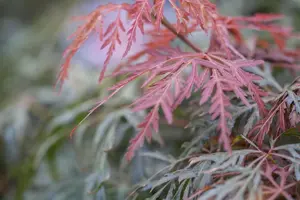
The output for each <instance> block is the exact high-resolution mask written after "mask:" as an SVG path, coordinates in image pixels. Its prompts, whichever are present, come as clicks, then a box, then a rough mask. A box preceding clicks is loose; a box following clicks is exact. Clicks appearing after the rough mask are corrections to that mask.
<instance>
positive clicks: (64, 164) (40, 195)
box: [0, 0, 300, 200]
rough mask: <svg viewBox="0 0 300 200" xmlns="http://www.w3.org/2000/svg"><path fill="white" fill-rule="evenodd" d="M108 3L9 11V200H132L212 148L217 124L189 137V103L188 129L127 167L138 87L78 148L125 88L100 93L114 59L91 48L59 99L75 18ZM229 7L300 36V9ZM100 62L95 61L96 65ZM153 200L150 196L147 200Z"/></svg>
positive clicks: (258, 0) (31, 3) (0, 33)
mask: <svg viewBox="0 0 300 200" xmlns="http://www.w3.org/2000/svg"><path fill="white" fill-rule="evenodd" d="M119 1H120V2H121V0H115V1H113V2H119ZM107 2H112V1H109V0H105V1H103V0H101V1H95V0H85V1H80V2H79V1H70V0H62V1H58V0H54V1H46V0H40V1H36V0H23V1H9V0H2V1H1V2H0V4H1V17H0V20H1V23H0V24H1V29H0V43H1V73H0V76H1V77H0V93H1V98H0V106H1V109H0V158H1V159H0V198H3V199H28V200H35V199H38V200H40V199H49V200H59V199H61V200H62V199H74V200H76V199H78V200H80V199H87V200H89V199H101V200H102V199H103V200H104V199H108V200H112V199H117V200H124V199H126V198H127V196H128V192H129V191H131V189H132V188H133V186H134V185H135V184H137V183H139V182H141V181H144V180H146V179H147V178H149V177H150V176H152V175H153V174H154V173H156V172H158V171H159V170H161V169H163V168H164V167H166V166H168V165H169V164H170V163H174V162H175V161H176V158H177V157H179V156H180V155H183V154H186V155H188V154H189V153H188V152H187V151H189V152H196V151H197V148H199V146H200V143H201V142H203V141H204V140H202V139H203V137H206V136H205V135H201V136H199V135H197V134H195V133H197V130H198V129H199V127H200V128H201V124H203V123H210V122H209V121H206V122H204V121H199V120H198V121H196V122H195V124H196V125H195V124H194V126H191V128H190V129H184V127H185V126H186V125H187V123H188V122H186V120H188V119H189V117H190V116H191V111H195V109H194V108H193V107H192V106H190V105H189V106H188V104H186V105H185V104H184V105H182V106H181V108H180V109H178V110H177V111H176V116H178V117H179V118H181V119H182V121H178V122H176V123H175V124H174V125H172V126H168V125H167V124H166V123H163V122H162V123H163V124H162V125H161V130H160V135H161V137H159V136H158V135H155V138H154V139H155V142H153V143H152V144H147V145H145V146H144V147H143V148H142V149H141V152H140V154H139V156H136V157H135V158H134V160H133V161H132V162H131V163H127V162H126V160H125V159H124V158H123V156H124V152H125V151H126V147H127V145H128V141H129V139H130V138H131V137H132V136H133V135H134V134H135V132H136V130H135V127H136V124H138V122H139V121H140V120H141V118H142V116H143V115H144V113H132V112H130V110H128V109H127V107H126V105H128V104H129V103H130V102H131V100H133V99H135V98H136V97H137V95H138V93H139V90H138V82H137V83H135V84H132V85H131V86H130V87H127V88H126V89H125V90H124V91H123V92H122V93H120V94H119V96H118V97H116V98H114V100H112V101H110V102H109V103H108V104H106V105H105V106H104V107H102V108H101V109H99V110H98V111H97V112H95V113H94V114H93V115H92V116H90V117H89V118H88V120H86V121H85V122H84V123H83V124H82V125H81V126H80V127H79V128H78V130H77V132H76V133H75V135H74V136H73V137H72V139H71V138H70V137H69V133H70V131H71V130H72V128H74V126H75V125H76V124H77V123H78V122H79V121H80V120H81V119H82V118H83V117H84V116H85V115H86V114H87V112H88V110H89V109H90V108H92V107H93V106H94V105H95V103H96V102H97V101H98V100H100V99H101V98H103V97H104V96H106V95H107V91H106V90H105V88H106V87H107V86H108V85H111V84H112V83H114V82H115V81H116V80H113V79H109V80H106V81H105V82H104V83H103V84H102V85H100V86H99V85H98V84H97V78H98V72H99V67H101V66H99V65H97V64H95V62H94V61H95V60H97V59H99V58H101V57H103V56H104V53H103V52H100V51H99V49H89V48H88V45H87V48H86V49H84V50H83V51H82V52H79V53H78V55H77V56H76V58H75V59H74V61H73V66H72V69H71V72H70V76H69V80H68V81H67V82H66V83H65V85H64V86H63V91H62V93H61V94H60V95H59V94H58V93H57V92H55V90H54V89H53V85H54V83H55V79H56V74H57V72H58V70H59V65H60V60H61V55H62V52H63V50H64V48H65V47H66V45H67V44H68V41H67V40H66V37H67V35H68V34H69V33H70V31H72V30H74V26H75V25H76V24H75V25H74V24H72V23H71V22H70V20H69V19H70V16H73V15H81V14H85V13H87V12H89V11H91V10H92V9H93V8H94V7H95V6H96V5H97V4H99V3H101V4H104V3H107ZM219 6H220V8H221V10H222V12H223V13H225V14H230V15H241V14H243V15H244V14H245V15H250V14H253V13H255V12H280V13H283V14H285V15H286V16H287V17H286V19H285V20H284V22H283V23H285V24H287V25H291V26H294V27H295V29H296V30H300V2H299V0H276V1H274V0H273V1H263V0H252V1H249V0H248V1H247V0H226V1H225V0H224V1H223V0H220V1H219ZM204 40H205V39H204ZM199 41H200V39H199V38H197V40H196V42H199ZM93 42H94V40H91V42H90V43H93ZM136 48H139V47H138V46H137V47H136ZM97 50H98V51H97ZM92 51H93V52H92ZM94 51H96V52H94ZM90 53H92V54H93V56H94V57H95V58H93V57H88V58H86V56H85V55H87V54H90ZM114 62H115V63H117V62H119V60H115V61H114ZM100 64H101V63H100ZM112 67H113V66H112ZM279 76H280V78H279V81H282V80H289V79H290V78H289V76H288V75H286V74H284V73H279ZM196 110H197V112H196V113H195V112H194V113H193V114H194V115H197V114H199V113H200V114H201V110H199V108H196ZM195 127H198V128H195ZM199 137H200V138H199ZM193 138H194V139H193ZM192 139H193V142H190V141H192ZM164 141H165V143H166V141H167V145H166V144H164ZM184 142H190V143H187V146H188V147H190V149H189V148H186V151H184V152H183V150H182V149H181V148H180V147H181V146H182V144H183V143H184ZM196 142H199V145H198V144H197V145H195V144H196ZM191 148H193V150H191ZM146 197H147V193H146V192H145V196H144V197H139V198H142V199H145V198H146ZM129 198H130V197H129Z"/></svg>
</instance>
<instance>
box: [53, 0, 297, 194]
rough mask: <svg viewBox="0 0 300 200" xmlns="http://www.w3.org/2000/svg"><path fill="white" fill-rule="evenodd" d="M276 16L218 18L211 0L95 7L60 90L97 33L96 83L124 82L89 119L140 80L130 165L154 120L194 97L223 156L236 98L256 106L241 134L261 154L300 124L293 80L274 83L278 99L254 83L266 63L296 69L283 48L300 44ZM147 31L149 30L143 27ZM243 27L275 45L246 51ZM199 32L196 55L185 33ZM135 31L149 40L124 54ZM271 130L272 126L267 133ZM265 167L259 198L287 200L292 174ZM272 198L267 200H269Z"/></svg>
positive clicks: (154, 128) (293, 52)
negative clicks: (119, 55)
mask: <svg viewBox="0 0 300 200" xmlns="http://www.w3.org/2000/svg"><path fill="white" fill-rule="evenodd" d="M167 2H169V3H170V5H171V7H172V9H173V11H174V12H175V14H176V23H174V24H172V23H170V22H169V21H168V19H166V17H165V16H164V7H165V5H166V3H167ZM112 12H116V13H117V15H116V18H115V19H114V20H113V21H112V22H111V23H110V24H109V25H108V27H106V28H104V26H103V22H104V20H106V17H107V15H108V14H109V13H112ZM122 12H125V13H127V16H128V19H127V20H128V21H130V23H131V25H130V27H129V28H128V29H126V28H125V27H124V22H123V21H122V20H123V19H122V18H121V13H122ZM282 18H283V16H282V15H279V14H256V15H254V16H249V17H245V16H224V15H222V14H220V13H219V11H218V9H217V6H216V5H215V4H214V3H212V2H210V1H209V0H154V1H151V0H136V1H134V3H132V4H127V3H123V4H107V5H101V6H99V7H98V8H96V9H95V10H94V11H93V12H91V13H90V14H88V15H86V16H82V17H76V20H80V21H83V24H82V25H81V26H79V27H78V29H77V30H76V31H75V33H74V34H73V35H71V37H70V38H71V39H73V42H72V44H71V45H70V46H69V47H68V48H67V49H66V51H65V53H64V58H65V62H64V64H63V65H62V68H61V71H60V73H59V77H58V82H59V83H60V84H63V81H64V80H65V79H66V78H67V76H68V69H69V67H70V63H71V59H72V57H73V56H74V55H75V54H76V52H77V51H78V50H79V49H80V47H81V46H82V45H83V44H84V42H85V41H86V40H87V39H88V38H89V36H90V35H92V34H93V33H97V34H98V36H99V37H98V39H100V41H103V45H102V46H101V49H104V48H106V47H108V51H107V57H106V60H105V62H104V63H103V66H102V71H101V73H100V76H99V82H100V83H101V81H102V80H103V78H105V77H116V76H118V77H119V76H121V77H125V78H124V79H123V80H121V81H119V82H118V83H116V84H115V85H113V86H111V87H110V88H108V90H109V91H110V92H111V93H110V95H109V96H108V97H106V98H105V99H103V100H101V101H100V102H99V103H98V104H97V105H96V106H95V108H93V109H92V110H91V111H90V112H89V114H88V115H87V117H88V116H89V115H90V114H92V113H93V112H94V111H95V110H96V109H98V108H99V107H100V106H101V105H103V104H104V103H105V102H107V101H108V100H109V99H110V98H112V97H113V96H114V95H115V94H117V93H118V92H119V91H120V90H121V89H122V88H123V87H125V86H126V85H128V84H129V83H130V82H132V81H135V80H137V79H139V78H142V79H143V83H142V86H141V89H142V91H143V94H142V95H141V96H140V98H138V99H136V100H135V101H134V102H133V103H132V104H131V105H130V107H131V108H132V110H133V111H141V110H143V111H147V115H146V117H145V118H144V119H143V121H142V122H141V123H140V124H139V125H138V128H139V130H140V131H139V133H138V134H137V135H136V136H135V137H134V138H133V139H132V140H131V141H130V145H129V147H128V151H127V153H126V158H127V159H128V160H131V159H132V158H133V156H134V154H135V152H136V150H137V149H138V148H139V147H141V146H142V145H143V144H144V140H145V139H146V140H148V141H150V140H151V138H152V134H153V132H158V131H159V119H160V118H161V117H162V116H161V114H160V113H161V112H162V113H163V116H164V118H165V119H166V120H167V122H168V123H169V124H171V123H173V121H174V114H173V113H174V111H175V110H176V109H177V108H178V106H180V105H181V104H182V102H183V101H184V100H185V99H189V98H190V97H191V96H192V94H193V93H199V94H200V96H201V98H200V99H199V106H202V105H204V104H208V105H209V109H208V110H207V112H208V113H209V114H210V115H211V120H217V126H216V130H217V131H218V133H219V143H220V144H222V145H223V148H224V150H226V151H227V152H228V153H231V152H232V148H233V141H232V137H231V134H232V130H231V128H232V127H231V126H230V123H231V121H232V118H233V113H232V112H231V110H230V108H231V107H232V106H233V101H236V99H238V102H239V103H241V104H240V105H241V106H246V107H248V108H252V107H254V106H256V107H257V108H258V110H259V118H258V119H257V120H256V122H255V123H254V124H253V125H251V124H249V125H248V124H247V126H245V127H247V130H246V131H244V132H247V134H248V135H247V136H248V137H250V138H251V139H252V141H253V142H254V143H255V144H257V145H258V148H259V149H261V148H265V146H266V145H265V144H264V139H265V138H266V137H270V138H272V139H274V140H276V139H278V138H279V137H280V136H281V134H282V133H284V132H285V131H287V130H289V129H291V128H296V129H297V131H300V129H299V126H297V124H298V123H299V122H300V104H299V96H300V80H299V77H298V78H296V79H295V81H294V82H292V83H291V84H290V85H289V86H288V87H286V88H282V87H281V86H280V85H279V86H278V85H276V84H275V85H276V86H275V87H276V89H277V90H278V91H277V93H276V92H272V91H270V90H269V89H268V88H267V87H263V85H260V84H258V83H259V82H260V81H264V79H266V77H264V76H262V75H261V73H260V72H261V71H262V70H264V69H265V63H268V64H269V65H270V66H280V67H283V68H287V69H289V70H291V71H292V72H295V71H297V70H299V69H300V67H299V65H298V64H299V61H300V51H299V50H297V49H289V48H288V47H287V45H286V41H287V40H288V39H290V38H298V37H299V35H297V34H296V33H294V32H293V30H292V29H291V28H290V27H282V26H280V25H278V24H277V23H276V21H277V20H280V19H282ZM146 26H147V27H150V28H147V29H146V28H145V27H146ZM246 29H247V30H253V31H263V32H268V33H269V34H270V36H271V37H272V38H273V42H270V41H265V40H262V39H261V38H259V35H257V37H256V38H254V40H253V41H254V42H252V43H251V46H249V44H248V43H249V41H248V40H247V38H244V35H243V33H242V30H246ZM199 30H201V31H204V32H206V33H207V34H208V35H210V39H209V40H210V42H209V48H208V49H207V50H202V49H201V48H200V47H199V46H197V45H195V44H194V43H192V42H191V41H190V40H189V39H188V36H189V35H190V34H191V33H193V32H196V31H199ZM121 32H126V34H127V41H121V40H120V33H121ZM138 32H141V33H142V34H144V35H147V36H148V37H150V40H149V42H148V43H146V44H145V45H144V48H143V49H142V50H141V51H139V52H138V53H136V54H134V55H132V56H128V53H129V52H130V51H131V47H132V44H133V43H135V42H136V37H137V33H138ZM175 39H179V40H181V41H182V42H183V43H184V44H185V45H186V46H188V47H189V48H190V51H184V50H183V49H180V48H179V47H174V46H172V42H173V41H174V40H175ZM122 43H126V49H125V51H124V52H123V58H124V60H122V61H120V65H118V66H117V67H116V68H115V69H114V71H113V72H112V73H111V74H109V75H107V72H106V71H107V66H108V64H109V62H110V60H111V57H112V55H113V54H114V53H115V52H116V48H117V47H118V45H120V44H122ZM142 57H143V58H145V59H144V60H143V61H140V60H139V58H142ZM84 119H86V118H84ZM272 124H276V126H275V127H272ZM79 125H80V123H79ZM75 129H76V128H75ZM75 129H74V131H75ZM277 156H278V155H277ZM270 165H272V164H270V162H267V163H265V164H261V166H264V169H265V173H264V176H265V178H266V179H267V181H269V182H271V183H272V184H273V185H274V187H275V189H274V188H273V187H271V186H270V187H265V188H264V189H265V190H266V191H265V193H266V194H267V195H269V194H271V193H272V192H273V191H276V188H277V189H278V188H280V189H281V190H280V191H281V193H282V195H283V196H285V197H286V198H287V199H291V197H290V196H289V194H288V193H287V192H285V191H284V190H285V189H286V188H288V187H292V186H294V184H292V183H291V184H290V185H288V187H287V186H286V187H285V186H284V184H285V183H282V182H284V181H286V179H287V177H288V176H289V174H290V171H289V170H290V169H286V168H279V167H275V168H274V165H272V167H273V168H274V169H273V170H272V169H271V167H270ZM274 174H277V175H276V176H278V177H280V181H279V183H277V181H276V180H274ZM289 181H290V180H289ZM278 184H279V185H278ZM282 187H284V188H282ZM279 193H280V192H275V194H276V195H280V194H279ZM275 194H273V195H272V197H270V199H274V198H275V197H276V195H275ZM274 195H275V196H274Z"/></svg>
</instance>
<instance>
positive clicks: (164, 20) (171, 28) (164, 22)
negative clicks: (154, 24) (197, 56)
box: [151, 13, 202, 53]
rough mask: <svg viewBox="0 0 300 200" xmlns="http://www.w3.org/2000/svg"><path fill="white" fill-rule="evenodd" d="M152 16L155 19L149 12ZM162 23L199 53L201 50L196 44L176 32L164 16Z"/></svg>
mask: <svg viewBox="0 0 300 200" xmlns="http://www.w3.org/2000/svg"><path fill="white" fill-rule="evenodd" d="M151 15H152V17H153V18H154V19H156V16H155V14H154V13H151ZM161 23H162V25H164V26H165V27H166V28H167V29H168V30H169V31H171V32H172V33H173V34H174V35H176V36H177V37H178V38H179V39H180V40H181V41H182V42H184V43H185V44H186V45H187V46H189V47H190V48H192V49H193V50H194V51H196V52H198V53H200V52H202V51H201V49H199V48H198V47H197V46H195V45H194V44H193V43H192V42H191V41H190V40H189V39H187V38H186V37H185V36H184V35H183V34H182V33H178V32H177V31H176V29H175V28H174V26H173V25H172V24H171V23H170V22H169V21H168V20H167V19H166V18H165V17H163V18H162V20H161Z"/></svg>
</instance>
